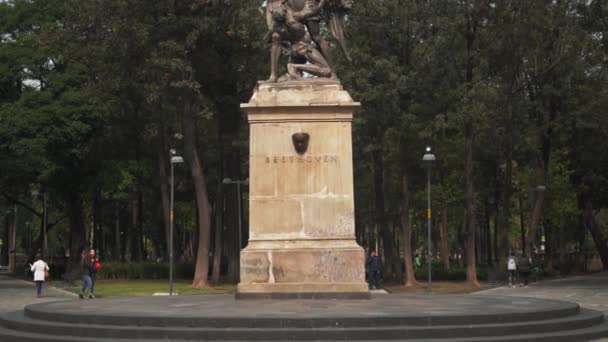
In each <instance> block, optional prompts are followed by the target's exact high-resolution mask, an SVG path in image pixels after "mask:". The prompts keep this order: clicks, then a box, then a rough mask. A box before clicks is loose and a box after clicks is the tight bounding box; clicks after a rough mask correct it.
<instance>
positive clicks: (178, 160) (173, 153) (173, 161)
mask: <svg viewBox="0 0 608 342" xmlns="http://www.w3.org/2000/svg"><path fill="white" fill-rule="evenodd" d="M170 153H171V211H170V213H169V296H173V220H174V218H175V215H174V212H173V206H174V191H175V190H174V188H175V186H174V183H175V182H174V178H175V177H174V170H173V169H174V166H175V164H180V163H183V162H184V158H182V157H180V156H178V155H177V151H175V150H174V149H171V150H170Z"/></svg>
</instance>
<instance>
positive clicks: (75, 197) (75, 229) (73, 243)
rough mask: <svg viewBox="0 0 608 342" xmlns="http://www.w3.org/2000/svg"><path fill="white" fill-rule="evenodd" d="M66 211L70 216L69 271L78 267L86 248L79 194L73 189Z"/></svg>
mask: <svg viewBox="0 0 608 342" xmlns="http://www.w3.org/2000/svg"><path fill="white" fill-rule="evenodd" d="M68 211H69V216H70V236H71V239H70V260H69V265H68V268H69V270H70V271H72V270H75V269H78V267H79V266H80V258H81V252H82V251H83V249H84V248H85V247H86V245H85V243H86V241H85V224H84V218H83V212H82V198H81V197H80V192H79V191H78V190H77V189H74V190H73V191H72V192H70V195H69V198H68Z"/></svg>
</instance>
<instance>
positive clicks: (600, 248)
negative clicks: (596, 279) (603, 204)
mask: <svg viewBox="0 0 608 342" xmlns="http://www.w3.org/2000/svg"><path fill="white" fill-rule="evenodd" d="M583 224H584V225H585V228H587V230H588V231H589V233H590V234H591V237H592V238H593V242H594V243H595V248H596V249H597V252H598V253H599V255H600V258H601V259H602V267H603V269H604V271H608V238H606V235H605V234H604V231H605V229H604V228H605V227H602V226H601V225H600V223H599V222H597V220H596V218H595V214H594V213H593V204H592V203H591V201H590V200H586V201H585V204H584V209H583Z"/></svg>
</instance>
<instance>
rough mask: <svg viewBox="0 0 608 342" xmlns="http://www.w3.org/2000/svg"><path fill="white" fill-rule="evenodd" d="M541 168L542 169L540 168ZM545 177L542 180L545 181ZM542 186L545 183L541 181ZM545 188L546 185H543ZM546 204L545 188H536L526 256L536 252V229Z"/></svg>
mask: <svg viewBox="0 0 608 342" xmlns="http://www.w3.org/2000/svg"><path fill="white" fill-rule="evenodd" d="M539 168H541V167H539ZM539 172H542V173H543V174H544V168H542V169H540V170H539ZM544 178H545V177H544V176H541V179H542V180H544ZM541 184H543V182H542V181H541ZM543 187H544V185H543ZM544 204H545V191H544V188H538V187H537V188H536V191H534V206H533V208H532V213H531V215H530V222H529V224H528V236H527V238H526V242H527V243H526V256H528V257H531V256H532V252H533V251H534V244H535V243H536V229H537V228H538V224H539V222H540V218H541V216H542V214H543V206H544Z"/></svg>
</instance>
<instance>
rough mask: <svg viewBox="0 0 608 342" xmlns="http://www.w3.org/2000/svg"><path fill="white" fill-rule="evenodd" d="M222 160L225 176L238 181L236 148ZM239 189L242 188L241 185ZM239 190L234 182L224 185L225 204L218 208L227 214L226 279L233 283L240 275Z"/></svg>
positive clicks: (225, 224)
mask: <svg viewBox="0 0 608 342" xmlns="http://www.w3.org/2000/svg"><path fill="white" fill-rule="evenodd" d="M224 162H225V163H224V167H223V170H224V171H225V173H224V175H225V177H228V178H230V179H232V180H235V181H240V180H241V178H242V174H241V170H240V154H239V152H238V150H236V149H231V150H229V152H228V153H226V154H225V158H224ZM240 189H242V186H241V188H240ZM239 192H240V191H239V187H238V186H237V185H236V184H226V185H224V191H223V192H222V197H223V202H222V204H225V207H221V208H220V210H221V212H222V214H223V213H226V214H227V215H224V216H223V225H224V226H225V227H226V230H225V232H224V233H225V235H224V237H223V240H224V246H225V255H226V257H227V259H228V270H227V274H226V280H227V281H228V282H233V283H237V282H238V281H239V277H240V274H239V273H240V252H241V244H242V241H240V238H242V236H241V235H242V232H240V231H239V229H241V228H242V227H239V218H240V219H241V220H242V217H243V216H242V215H243V213H242V212H239V208H240V206H241V205H240V202H239V201H241V197H240V196H241V195H242V194H240V193H239Z"/></svg>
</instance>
